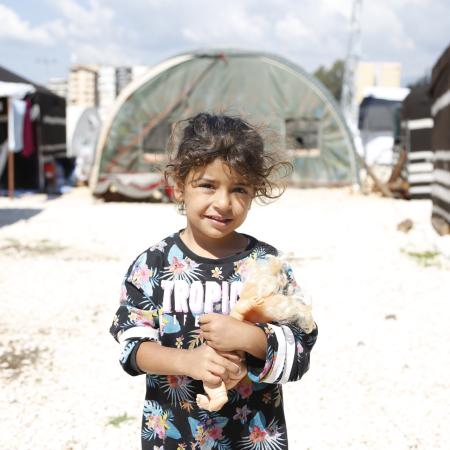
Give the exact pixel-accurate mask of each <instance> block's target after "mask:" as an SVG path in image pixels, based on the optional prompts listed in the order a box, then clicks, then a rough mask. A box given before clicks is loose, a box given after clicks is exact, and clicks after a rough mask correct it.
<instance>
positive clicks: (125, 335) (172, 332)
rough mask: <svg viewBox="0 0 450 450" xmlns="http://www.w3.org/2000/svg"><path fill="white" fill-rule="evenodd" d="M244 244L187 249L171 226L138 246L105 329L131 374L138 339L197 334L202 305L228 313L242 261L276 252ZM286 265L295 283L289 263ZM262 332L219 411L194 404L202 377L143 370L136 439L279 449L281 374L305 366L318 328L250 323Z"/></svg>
mask: <svg viewBox="0 0 450 450" xmlns="http://www.w3.org/2000/svg"><path fill="white" fill-rule="evenodd" d="M247 237H248V239H249V245H248V247H247V248H246V250H244V251H243V252H241V253H239V254H236V255H233V256H229V257H226V258H222V259H209V258H204V257H200V256H197V255H196V254H194V253H193V252H192V251H191V250H189V248H187V247H186V245H185V244H184V243H183V241H182V240H181V239H180V236H179V233H175V234H174V235H172V236H170V237H168V238H166V239H164V240H162V241H161V242H159V243H158V244H157V245H155V246H153V247H150V248H149V249H148V250H146V251H145V252H144V253H142V254H141V255H140V256H138V258H137V259H136V260H135V261H134V262H133V264H132V265H131V266H130V268H129V270H128V272H127V274H126V276H125V279H124V281H123V284H122V291H121V296H120V307H119V309H118V310H117V313H116V315H115V317H114V320H113V324H112V326H111V329H110V332H111V334H112V335H113V336H114V337H115V339H116V340H117V341H118V342H119V343H120V349H121V351H120V363H121V364H122V367H123V368H124V370H125V371H126V372H128V373H129V374H131V375H139V374H141V373H142V372H141V371H140V370H139V368H138V367H137V365H136V351H137V348H138V346H139V344H140V343H141V342H143V341H154V342H156V343H158V344H160V345H164V346H168V347H175V348H179V349H192V348H195V347H197V346H199V345H201V344H202V339H201V337H200V329H199V326H198V319H199V317H200V316H201V315H202V314H203V313H210V312H216V313H222V314H229V313H230V310H231V308H232V307H233V305H234V304H235V303H236V302H237V301H238V300H239V292H240V289H241V286H242V282H243V281H244V280H245V275H246V272H247V270H248V268H249V267H250V266H251V265H252V264H254V263H255V261H256V260H257V259H260V258H265V257H266V256H267V255H276V254H277V250H276V249H275V248H273V247H272V246H270V245H268V244H265V243H264V242H260V241H258V240H256V239H255V238H253V237H251V236H247ZM286 274H287V277H288V280H289V282H290V285H291V287H292V288H293V289H298V287H297V285H296V283H295V280H294V277H293V275H292V270H291V269H290V268H289V267H288V266H286ZM256 326H258V327H260V328H261V329H263V330H264V332H265V334H266V336H267V343H268V345H267V354H266V359H265V361H261V360H258V359H256V358H254V357H253V356H251V355H246V358H247V366H248V375H247V377H246V378H244V379H243V380H242V381H241V382H240V383H239V384H238V385H237V386H236V387H235V388H234V389H232V390H230V391H229V392H228V397H229V402H228V403H227V404H225V406H224V407H223V408H222V409H221V410H220V411H218V412H208V411H206V410H202V409H200V408H199V407H198V406H197V404H196V401H195V398H196V395H197V394H198V393H203V392H204V391H203V386H202V382H201V381H197V380H193V379H192V378H190V377H188V376H173V375H167V376H165V375H152V374H146V386H147V390H146V396H145V403H144V411H143V417H142V448H143V449H149V450H155V449H157V450H181V449H188V450H194V449H196V450H212V449H217V450H238V449H242V450H256V449H257V450H285V449H287V448H288V440H287V432H286V422H285V418H284V412H283V396H282V389H281V384H283V383H286V382H288V381H295V380H299V379H300V378H301V377H302V376H303V374H304V373H305V372H306V371H307V370H308V368H309V359H310V352H311V349H312V347H313V345H314V343H315V341H316V338H317V328H316V329H314V330H313V331H312V332H311V333H310V334H306V333H305V331H303V330H302V329H301V328H299V327H298V326H296V325H294V324H287V325H284V324H283V325H280V324H275V323H259V324H256Z"/></svg>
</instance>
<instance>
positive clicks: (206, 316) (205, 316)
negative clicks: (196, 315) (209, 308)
mask: <svg viewBox="0 0 450 450" xmlns="http://www.w3.org/2000/svg"><path fill="white" fill-rule="evenodd" d="M210 321H211V316H210V315H209V314H203V315H202V316H200V319H198V323H199V324H200V325H204V324H206V323H209V322H210Z"/></svg>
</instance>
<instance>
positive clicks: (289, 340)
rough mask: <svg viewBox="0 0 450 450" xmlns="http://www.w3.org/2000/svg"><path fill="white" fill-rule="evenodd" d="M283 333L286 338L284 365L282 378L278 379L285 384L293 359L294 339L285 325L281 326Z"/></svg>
mask: <svg viewBox="0 0 450 450" xmlns="http://www.w3.org/2000/svg"><path fill="white" fill-rule="evenodd" d="M282 328H283V331H284V337H285V338H286V361H285V363H284V370H283V376H282V377H281V379H280V383H287V382H288V380H289V375H290V374H291V370H292V366H293V364H294V358H295V338H294V334H293V333H292V331H291V329H290V328H289V327H287V326H286V325H283V326H282Z"/></svg>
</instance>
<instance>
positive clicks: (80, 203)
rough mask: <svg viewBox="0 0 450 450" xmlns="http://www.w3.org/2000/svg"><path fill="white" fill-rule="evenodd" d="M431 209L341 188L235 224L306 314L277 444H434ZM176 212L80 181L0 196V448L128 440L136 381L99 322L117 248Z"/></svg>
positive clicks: (445, 391) (445, 298) (436, 372)
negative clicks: (271, 252)
mask: <svg viewBox="0 0 450 450" xmlns="http://www.w3.org/2000/svg"><path fill="white" fill-rule="evenodd" d="M430 211H431V203H430V202H429V201H424V200H422V201H410V202H406V201H401V200H388V199H383V198H379V197H377V196H362V195H360V194H355V193H351V192H350V191H349V190H347V189H338V190H325V189H318V190H302V191H298V190H288V191H287V192H286V193H285V195H284V196H283V197H282V198H281V199H280V200H278V201H277V202H275V203H273V204H271V205H268V206H264V207H260V206H257V205H255V206H253V207H252V211H251V213H250V215H249V218H248V219H247V222H246V223H245V224H244V226H243V227H242V231H244V232H247V233H250V234H253V235H255V236H257V237H258V238H260V239H262V240H266V241H268V242H270V243H272V244H273V245H275V246H277V247H278V248H280V249H282V250H284V251H286V252H288V256H289V258H290V259H291V262H292V264H293V265H294V267H295V273H296V277H297V279H298V281H299V282H300V284H302V285H303V286H304V287H305V288H306V289H307V290H308V291H309V292H310V293H311V295H312V297H313V299H314V310H315V317H316V320H317V322H318V324H319V339H318V342H317V344H316V347H315V349H314V350H313V354H312V361H311V369H310V371H309V372H308V373H307V374H306V375H305V377H304V378H303V379H302V380H301V381H300V382H297V383H291V384H288V385H286V386H285V408H286V415H287V420H288V429H289V432H290V434H289V441H290V448H292V449H295V450H296V449H314V450H329V449H355V450H356V449H358V450H361V449H377V450H378V449H383V450H386V449H393V450H402V449H427V450H428V449H447V448H448V445H449V442H450V433H449V428H448V418H449V408H450V407H449V405H450V395H449V392H450V390H449V384H450V382H449V380H450V377H449V368H450V352H449V351H448V349H447V348H446V347H445V345H447V344H446V343H448V342H449V338H450V327H449V326H448V312H449V310H450V307H449V305H448V302H449V299H450V276H449V273H450V242H449V238H442V237H438V236H437V235H436V234H435V233H434V231H433V230H432V228H431V225H430V221H429V217H430ZM407 218H409V219H411V220H412V221H413V223H414V226H413V228H412V230H411V231H410V232H409V233H403V232H400V231H398V230H397V224H398V223H399V222H401V221H402V220H404V219H407ZM183 223H184V220H183V218H182V217H181V216H179V215H178V214H177V213H176V211H175V208H174V207H173V206H172V205H164V204H143V203H134V204H132V203H103V202H100V201H97V200H94V199H93V198H92V197H91V196H90V195H89V192H88V191H87V190H86V189H82V188H78V189H74V190H73V191H71V192H70V193H68V194H65V195H64V196H61V197H58V198H54V199H48V198H47V197H46V196H43V195H32V196H22V197H21V198H18V199H15V200H14V201H10V200H8V199H6V198H0V265H1V268H2V270H1V271H0V293H1V295H0V307H1V314H0V387H1V395H0V424H1V425H0V426H1V432H0V448H1V449H8V450H9V449H20V450H23V449H38V450H40V449H57V450H60V449H64V450H69V449H95V450H98V449H109V450H114V449H139V446H140V438H139V429H140V414H141V406H142V402H143V396H144V388H145V386H144V384H145V383H144V379H143V378H142V377H135V378H133V377H130V376H128V375H127V374H125V372H123V371H122V369H121V368H120V366H119V364H118V362H117V356H118V346H117V344H116V343H115V341H114V340H113V339H112V338H111V337H110V335H109V333H108V328H109V325H110V321H111V320H112V317H113V314H114V312H115V310H116V308H117V305H118V297H119V286H120V282H121V279H122V276H123V274H124V272H125V270H126V268H127V267H128V265H129V263H130V262H131V260H132V259H133V258H134V257H135V256H136V255H137V254H138V252H140V251H142V250H144V249H145V248H147V247H148V246H149V245H151V244H153V243H155V242H157V241H158V240H159V239H160V238H163V237H165V236H166V235H168V234H169V233H171V232H173V231H175V230H177V229H179V228H181V227H182V226H183ZM444 344H445V345H444ZM445 424H447V425H445Z"/></svg>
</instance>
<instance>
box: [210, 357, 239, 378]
mask: <svg viewBox="0 0 450 450" xmlns="http://www.w3.org/2000/svg"><path fill="white" fill-rule="evenodd" d="M214 362H215V363H216V364H219V365H220V366H222V367H223V368H225V369H226V370H228V371H229V372H231V373H235V374H237V373H238V372H239V370H240V369H239V366H238V365H237V364H236V363H234V362H233V361H230V360H229V359H227V358H224V357H223V356H220V355H217V359H216V360H215V361H214Z"/></svg>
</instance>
